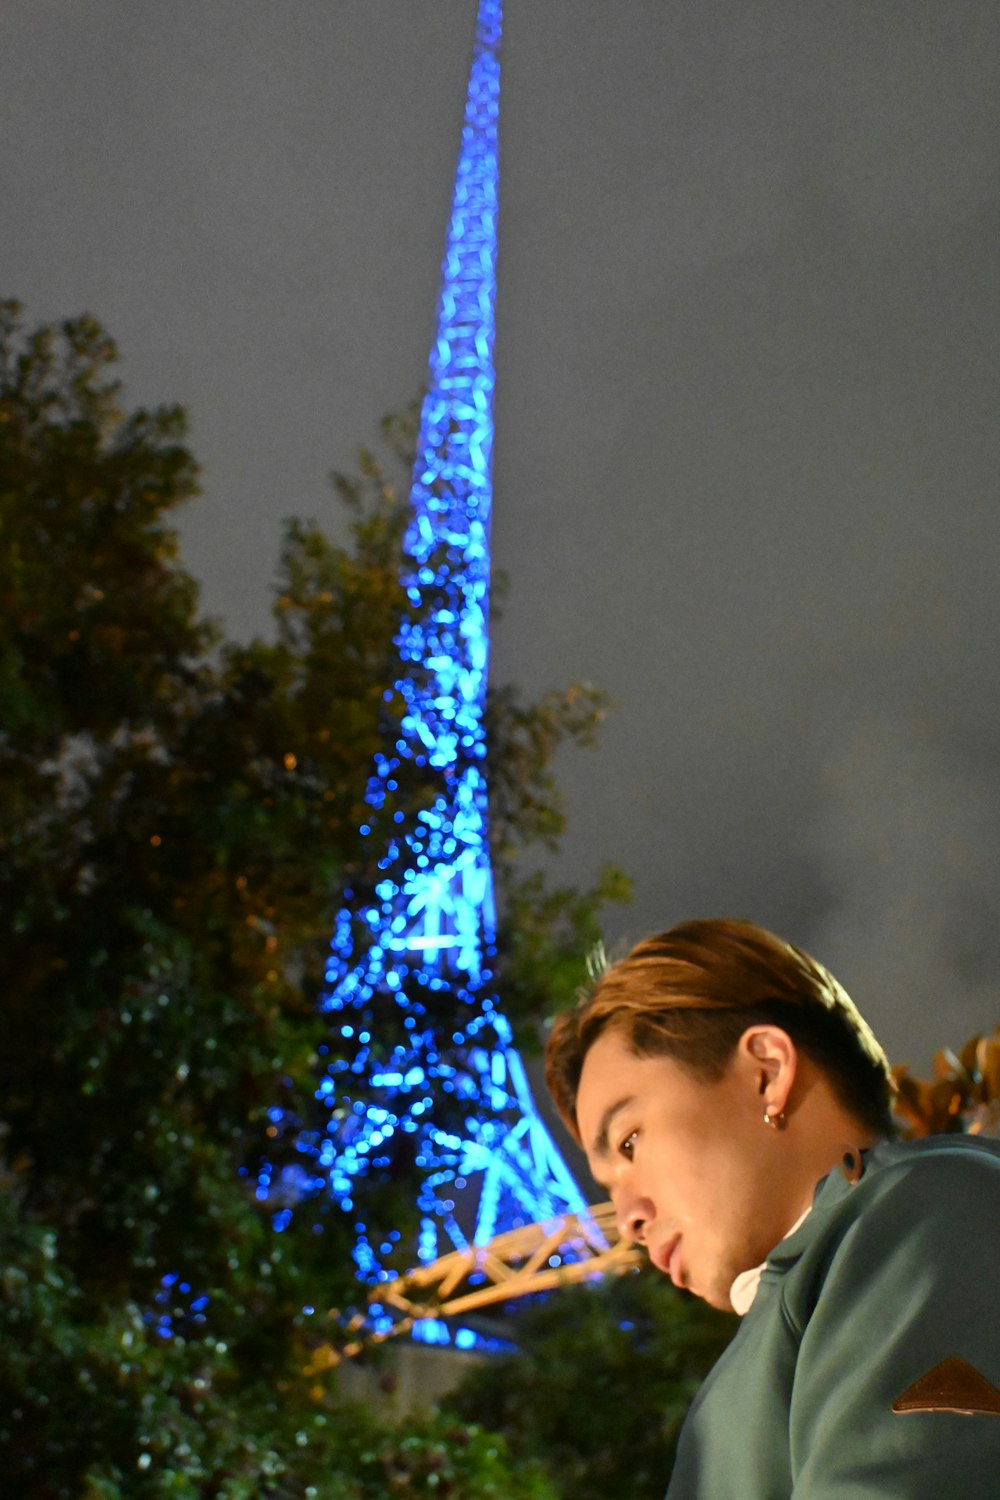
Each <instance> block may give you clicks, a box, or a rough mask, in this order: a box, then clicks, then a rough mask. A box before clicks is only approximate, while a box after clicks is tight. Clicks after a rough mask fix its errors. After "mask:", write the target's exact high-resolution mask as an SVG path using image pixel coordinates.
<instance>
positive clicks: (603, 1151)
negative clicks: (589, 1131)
mask: <svg viewBox="0 0 1000 1500" xmlns="http://www.w3.org/2000/svg"><path fill="white" fill-rule="evenodd" d="M634 1103H635V1095H634V1094H626V1095H625V1097H624V1098H622V1099H616V1100H615V1101H614V1103H612V1104H609V1105H608V1107H607V1109H606V1110H605V1111H604V1113H603V1115H602V1116H601V1118H600V1122H599V1123H598V1126H597V1134H596V1135H595V1136H594V1142H593V1145H592V1146H591V1148H590V1149H591V1151H592V1152H593V1154H594V1155H595V1156H608V1155H609V1154H610V1144H609V1140H608V1133H609V1131H610V1129H611V1121H612V1120H613V1119H614V1117H615V1115H616V1114H617V1113H618V1111H619V1110H620V1109H625V1107H626V1106H627V1105H629V1104H634Z"/></svg>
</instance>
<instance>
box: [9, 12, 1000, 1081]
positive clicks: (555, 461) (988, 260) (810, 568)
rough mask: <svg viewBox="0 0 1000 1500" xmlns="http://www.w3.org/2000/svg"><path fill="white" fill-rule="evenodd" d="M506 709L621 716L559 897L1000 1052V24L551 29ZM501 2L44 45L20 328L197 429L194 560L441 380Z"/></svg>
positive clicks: (17, 183) (525, 71) (621, 930)
mask: <svg viewBox="0 0 1000 1500" xmlns="http://www.w3.org/2000/svg"><path fill="white" fill-rule="evenodd" d="M505 11H506V14H505V43H504V60H503V74H504V86H503V87H504V92H503V103H502V111H501V114H502V118H501V140H502V148H501V150H502V166H501V260H500V295H499V307H498V337H497V366H498V382H499V384H498V397H497V442H496V451H495V488H496V502H495V513H494V561H495V564H496V566H497V567H499V568H502V569H503V570H504V571H505V572H506V573H507V574H508V575H509V578H510V585H511V587H510V592H509V596H508V600H507V603H506V606H505V611H504V618H503V621H502V623H501V624H500V625H499V626H498V628H497V631H496V634H495V649H494V657H493V670H494V675H495V676H496V677H497V678H499V679H514V680H516V681H517V682H519V683H521V684H522V685H523V686H524V687H525V688H526V689H528V690H532V691H533V690H539V689H542V688H545V687H549V686H556V685H559V684H563V683H565V682H567V681H568V680H570V679H571V678H577V677H578V678H584V679H588V680H590V681H593V682H595V683H597V684H598V685H600V686H602V687H604V688H606V689H607V690H609V691H610V692H611V693H612V694H613V696H614V698H615V700H616V707H615V710H614V712H613V714H612V716H611V718H610V720H609V723H608V726H607V730H606V732H605V734H604V737H603V740H602V744H601V748H600V749H599V750H598V751H597V752H593V753H589V754H588V753H584V754H580V755H577V756H575V757H573V758H572V759H567V762H566V766H565V784H566V787H567V790H568V793H569V797H570V813H571V831H570V835H569V838H568V840H567V846H566V856H565V858H564V859H563V861H562V862H561V865H560V871H561V873H562V874H563V875H565V876H566V877H567V878H569V879H573V880H577V881H585V880H587V879H588V878H590V877H591V876H592V875H593V873H594V871H595V870H596V868H597V866H598V865H599V864H600V863H601V862H602V861H603V860H605V859H613V860H616V861H617V862H619V863H620V864H622V865H623V866H624V867H625V868H626V869H627V870H628V871H629V872H630V873H631V874H632V875H633V877H634V879H635V882H636V893H637V894H636V901H635V904H634V906H633V907H632V908H631V909H630V910H628V911H625V912H621V913H618V912H616V913H613V914H612V915H611V916H610V919H609V922H608V935H609V938H610V939H612V940H615V939H617V938H620V937H628V938H636V937H639V936H641V935H642V934H643V933H644V932H646V931H649V930H651V929H654V928H657V927H660V926H666V925H668V924H669V923H671V922H673V921H676V920H678V919H680V918H681V917H686V916H695V915H720V914H732V915H745V916H750V917H753V918H755V919H757V920H759V921H762V922H764V923H766V924H767V925H770V926H773V927H774V928H776V929H777V930H778V931H780V932H782V933H783V934H784V935H786V936H788V937H790V938H792V939H793V940H795V941H798V942H800V943H802V944H804V945H805V946H807V947H809V948H811V949H812V951H814V952H815V953H816V954H817V956H819V957H821V958H823V959H824V960H825V961H827V962H828V963H829V964H830V965H831V967H833V968H834V970H835V972H836V973H837V974H838V976H839V977H840V978H842V979H843V980H844V982H845V983H846V984H847V985H848V987H849V988H850V989H851V990H852V991H853V993H854V994H855V997H856V998H857V1000H858V1001H859V1003H860V1004H861V1006H862V1008H863V1009H865V1010H866V1012H867V1013H868V1014H869V1016H870V1018H871V1019H872V1021H873V1024H874V1025H875V1027H876V1029H877V1030H878V1031H879V1032H880V1033H881V1034H882V1036H883V1039H884V1040H885V1041H886V1043H887V1045H888V1047H889V1050H890V1052H891V1053H892V1055H893V1057H894V1058H895V1059H898V1060H903V1059H907V1060H911V1061H912V1062H914V1063H916V1064H917V1065H919V1066H921V1067H923V1066H926V1064H927V1062H928V1060H929V1056H930V1052H931V1050H932V1048H933V1047H934V1046H936V1045H938V1044H942V1043H948V1044H951V1045H956V1046H957V1045H960V1044H961V1043H962V1042H963V1041H964V1040H965V1038H966V1036H967V1035H968V1034H969V1033H970V1032H971V1031H972V1030H974V1029H987V1028H988V1029H992V1027H993V1026H994V1025H995V1024H996V1023H997V1022H998V1021H1000V986H998V982H997V976H998V974H1000V883H998V878H997V850H998V839H997V834H998V827H997V825H998V821H1000V797H998V792H1000V715H998V713H997V711H996V707H995V704H996V701H997V690H998V685H1000V684H998V677H1000V650H998V647H1000V639H998V637H1000V598H998V594H1000V590H998V581H1000V569H998V542H1000V517H998V506H997V479H996V476H997V472H998V452H997V441H996V436H995V432H996V420H995V408H996V395H997V378H996V366H997V342H998V340H997V327H998V324H997V302H998V289H1000V288H998V263H997V230H998V218H1000V215H998V195H1000V190H998V186H997V181H998V177H997V157H998V141H1000V121H998V113H1000V108H998V102H997V101H998V98H1000V94H998V87H997V85H998V77H997V73H998V59H1000V11H998V9H997V6H996V3H995V0H948V4H947V5H942V4H941V3H940V0H865V3H860V0H834V3H830V0H823V3H819V0H794V3H793V0H781V3H778V0H767V3H753V0H749V3H748V0H739V3H737V0H684V3H673V0H507V5H506V7H505ZM474 15H475V0H5V4H4V7H3V12H2V15H0V125H2V137H0V138H2V142H3V144H2V146H0V161H2V174H3V184H2V193H3V207H4V213H3V219H4V229H3V234H2V237H0V270H2V286H0V291H2V292H3V293H4V294H6V295H16V296H19V297H20V298H21V299H22V300H23V301H24V302H25V304H26V307H27V313H28V318H29V321H31V322H41V321H43V320H50V319H55V318H61V317H64V316H68V315H71V314H74V313H77V312H80V311H83V310H90V311H92V312H94V313H95V314H96V315H97V316H98V317H100V318H101V320H102V321H103V322H104V323H105V324H106V325H107V326H108V327H109V328H110V330H111V331H112V332H113V333H114V335H115V336H116V338H117V339H118V341H119V343H120V345H121V348H122V350H123V353H124V355H125V377H126V381H127V394H128V396H129V398H130V399H131V400H133V401H135V402H138V401H145V402H154V401H160V400H179V401H181V402H183V403H184V404H185V405H186V406H187V407H188V409H189V412H190V414H191V418H192V442H193V446H194V449H195V451H196V453H197V454H198V456H199V458H200V459H201V461H202V463H203V465H204V471H205V472H204V486H205V497H204V498H203V499H202V500H200V501H198V502H196V504H195V505H194V506H193V507H192V508H191V510H190V511H189V513H188V515H187V516H186V517H185V520H184V523H183V536H184V558H185V562H186V564H187V566H188V567H190V568H191V570H192V571H193V572H194V573H195V574H196V575H197V576H198V577H199V578H201V580H202V581H203V584H204V599H205V604H206V607H207V608H208V609H209V610H210V611H211V612H213V613H218V614H221V615H223V616H224V617H225V619H226V622H227V624H228V626H229V629H230V631H231V632H232V633H233V634H236V635H239V636H248V635H250V634H251V633H253V632H255V631H260V630H264V629H266V628H267V611H268V607H269V602H270V594H271V583H272V579H273V574H274V567H275V563H276V560H277V553H278V546H279V539H280V527H281V520H282V518H283V517H285V516H287V515H291V514H302V515H317V516H319V517H320V518H324V519H329V520H330V521H331V522H332V521H333V518H334V514H335V512H334V508H333V504H332V501H331V499H330V497H329V491H328V489H327V485H326V475H327V473H328V471H329V470H330V469H332V468H349V467H350V466H351V463H352V458H353V454H354V450H355V449H356V447H357V446H358V445H359V444H362V443H368V442H371V441H373V440H374V438H375V436H376V431H377V424H378V420H379V418H380V417H381V416H382V415H383V414H384V413H385V412H388V411H391V410H394V409H399V408H400V407H402V406H404V405H405V404H406V403H407V402H408V401H409V400H410V399H411V398H412V396H413V395H415V394H416V392H417V390H418V389H419V387H420V385H421V383H422V380H423V378H424V368H425V363H426V355H427V348H428V343H429V339H430V334H431V330H432V327H433V321H434V311H435V296H436V288H437V282H438V273H439V263H440V255H441V250H442V247H443V243H444V231H445V223H446V217H447V212H448V205H449V200H450V194H451V181H452V174H453V170H454V164H455V157H456V151H457V145H458V135H459V128H460V120H461V112H462V106H463V100H464V92H465V79H466V72H467V66H468V60H469V50H470V46H471V39H472V29H473V23H474Z"/></svg>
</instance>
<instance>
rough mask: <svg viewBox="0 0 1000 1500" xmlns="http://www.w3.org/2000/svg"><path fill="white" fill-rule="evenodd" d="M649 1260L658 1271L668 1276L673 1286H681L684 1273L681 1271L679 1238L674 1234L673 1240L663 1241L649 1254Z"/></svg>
mask: <svg viewBox="0 0 1000 1500" xmlns="http://www.w3.org/2000/svg"><path fill="white" fill-rule="evenodd" d="M649 1258H650V1260H651V1261H652V1262H653V1265H654V1266H656V1268H657V1270H658V1271H662V1272H663V1273H664V1275H666V1276H669V1277H670V1280H671V1281H672V1282H673V1284H674V1286H683V1284H684V1280H683V1277H684V1273H683V1271H682V1270H681V1236H680V1235H679V1234H675V1235H674V1237H673V1239H670V1240H665V1241H664V1243H663V1244H662V1245H658V1246H657V1248H656V1250H654V1251H651V1252H650V1257H649Z"/></svg>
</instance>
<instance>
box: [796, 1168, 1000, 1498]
mask: <svg viewBox="0 0 1000 1500" xmlns="http://www.w3.org/2000/svg"><path fill="white" fill-rule="evenodd" d="M885 1175H886V1178H887V1182H886V1185H884V1186H882V1185H879V1187H878V1189H877V1190H876V1191H875V1192H873V1193H871V1194H869V1193H868V1192H865V1191H863V1188H864V1186H865V1184H864V1183H862V1184H861V1185H859V1187H858V1188H855V1189H853V1190H852V1191H853V1192H857V1193H858V1194H859V1199H858V1205H859V1212H858V1213H857V1214H856V1216H853V1217H851V1218H849V1221H848V1223H847V1227H846V1228H845V1229H844V1230H843V1233H842V1234H841V1235H840V1237H839V1238H838V1239H836V1241H835V1243H833V1244H832V1245H827V1246H826V1247H825V1253H824V1255H823V1257H822V1258H821V1261H820V1262H818V1264H817V1268H816V1278H817V1282H816V1284H815V1285H814V1301H813V1304H812V1310H811V1312H809V1313H808V1315H802V1314H801V1313H800V1312H799V1311H798V1310H797V1309H795V1308H794V1307H788V1308H786V1314H787V1315H788V1317H789V1319H790V1321H792V1322H793V1324H794V1323H795V1322H796V1321H797V1319H798V1318H800V1317H801V1319H802V1321H801V1323H800V1331H801V1342H800V1346H799V1355H798V1359H797V1361H796V1369H795V1377H794V1384H793V1390H792V1401H791V1423H790V1427H791V1433H790V1435H791V1459H792V1475H793V1491H792V1495H793V1500H873V1497H878V1500H944V1497H957V1496H961V1497H962V1500H997V1496H1000V1415H992V1414H984V1413H978V1414H975V1415H972V1416H967V1415H962V1414H960V1413H958V1412H956V1411H950V1410H945V1411H931V1410H916V1411H908V1412H906V1413H904V1414H899V1413H897V1412H894V1411H893V1409H892V1408H893V1403H894V1402H896V1401H897V1400H898V1399H899V1398H900V1397H902V1396H903V1394H904V1392H906V1391H907V1390H908V1389H909V1387H911V1386H912V1385H913V1384H914V1383H915V1382H917V1381H919V1380H920V1379H921V1377H923V1376H925V1375H927V1374H929V1373H930V1372H932V1371H934V1370H935V1369H936V1367H937V1366H939V1365H940V1364H941V1363H942V1362H943V1361H946V1360H949V1359H953V1358H955V1357H957V1358H959V1359H961V1360H963V1361H965V1362H967V1364H968V1365H970V1366H972V1368H973V1370H974V1371H975V1372H978V1374H979V1375H980V1376H981V1377H983V1379H984V1381H985V1382H986V1383H987V1384H986V1386H985V1387H984V1388H983V1389H984V1391H985V1392H986V1401H987V1403H988V1401H989V1396H988V1388H989V1386H992V1387H993V1388H994V1389H995V1390H997V1399H998V1401H1000V1294H998V1293H1000V1272H998V1266H1000V1255H998V1251H1000V1162H998V1161H997V1160H996V1159H992V1160H991V1159H988V1158H981V1157H980V1158H976V1157H974V1156H972V1154H971V1153H970V1154H969V1156H968V1157H967V1156H965V1155H964V1154H962V1155H961V1156H960V1159H958V1160H956V1159H954V1158H952V1159H951V1160H948V1159H941V1160H936V1161H926V1162H923V1163H921V1164H920V1167H919V1169H918V1170H914V1169H912V1168H911V1169H907V1170H903V1171H893V1170H889V1171H888V1172H887V1173H886V1174H885ZM948 1368H949V1367H947V1366H946V1371H947V1370H948ZM936 1383H937V1384H938V1385H939V1386H940V1385H943V1387H944V1389H943V1395H942V1396H940V1397H938V1398H935V1399H939V1400H942V1401H943V1403H944V1404H948V1403H949V1402H950V1401H952V1400H953V1401H954V1404H956V1405H958V1404H961V1401H962V1400H963V1399H967V1397H968V1392H967V1391H966V1395H965V1397H963V1396H962V1395H961V1394H960V1393H959V1391H958V1388H957V1386H956V1382H955V1379H954V1377H950V1378H949V1377H948V1376H947V1375H945V1376H944V1377H941V1376H939V1377H938V1378H937V1381H936Z"/></svg>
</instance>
